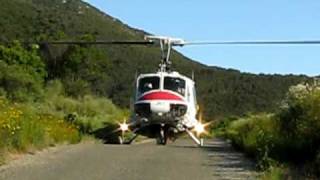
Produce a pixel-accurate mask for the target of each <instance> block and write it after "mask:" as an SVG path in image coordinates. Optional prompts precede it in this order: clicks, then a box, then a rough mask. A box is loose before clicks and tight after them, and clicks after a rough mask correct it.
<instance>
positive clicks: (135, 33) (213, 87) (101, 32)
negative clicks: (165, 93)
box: [0, 0, 307, 119]
mask: <svg viewBox="0 0 320 180" xmlns="http://www.w3.org/2000/svg"><path fill="white" fill-rule="evenodd" d="M0 2H1V6H0V27H1V28H0V40H1V41H2V42H8V41H9V42H10V41H12V40H14V39H18V40H22V41H27V40H28V41H34V40H48V39H49V40H74V39H83V40H94V39H99V40H110V39H112V40H121V39H125V40H127V39H142V38H143V36H144V35H145V32H143V31H141V30H137V29H133V28H130V27H129V26H127V25H125V24H123V23H122V22H120V21H119V20H117V19H114V18H113V17H111V16H109V15H107V14H105V13H103V12H101V11H99V10H98V9H96V8H94V7H92V6H91V5H89V4H87V3H84V2H81V1H80V0H10V1H7V0H0ZM41 52H42V56H43V59H44V60H45V62H46V65H47V71H48V77H47V80H50V79H61V80H62V82H63V83H64V84H65V86H66V88H67V92H68V93H69V94H70V95H73V96H81V95H82V94H85V93H88V92H92V93H94V94H97V95H101V96H107V97H109V98H111V99H112V100H113V101H114V102H115V103H116V104H118V105H120V106H122V107H129V102H130V97H131V96H132V94H133V90H134V86H133V84H134V78H135V74H136V73H143V72H153V71H155V70H156V69H157V67H158V63H159V57H160V52H159V50H158V49H157V48H153V47H138V46H91V47H89V46H82V47H80V46H49V47H47V46H45V47H41ZM172 61H173V67H174V68H175V69H176V70H178V71H179V72H181V73H184V74H186V75H191V72H192V71H194V72H195V77H196V79H195V80H196V83H197V87H198V96H199V102H200V105H201V107H203V108H204V113H205V115H206V117H207V118H210V119H211V118H216V117H220V116H225V115H241V114H243V113H246V112H248V111H272V110H274V107H275V105H276V104H277V103H279V100H280V99H282V98H283V96H284V95H285V92H286V91H287V89H288V87H289V86H291V85H293V84H296V83H299V82H301V81H304V80H306V79H307V77H305V76H293V75H288V76H280V75H254V74H247V73H241V72H239V71H235V70H226V69H223V68H217V67H209V66H205V65H203V64H200V63H198V62H195V61H192V60H190V59H188V58H186V57H184V56H183V55H181V54H179V53H178V52H174V53H173V56H172Z"/></svg>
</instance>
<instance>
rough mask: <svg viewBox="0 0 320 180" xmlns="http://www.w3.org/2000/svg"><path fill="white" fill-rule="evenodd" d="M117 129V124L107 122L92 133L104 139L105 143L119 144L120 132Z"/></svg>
mask: <svg viewBox="0 0 320 180" xmlns="http://www.w3.org/2000/svg"><path fill="white" fill-rule="evenodd" d="M117 129H118V125H117V124H114V123H105V124H104V127H103V128H100V129H97V130H95V131H93V132H92V133H91V134H92V135H94V137H95V138H97V139H100V140H102V141H103V142H104V143H105V144H119V136H120V132H118V131H117Z"/></svg>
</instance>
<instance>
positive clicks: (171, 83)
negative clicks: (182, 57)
mask: <svg viewBox="0 0 320 180" xmlns="http://www.w3.org/2000/svg"><path fill="white" fill-rule="evenodd" d="M164 89H166V90H171V91H174V92H177V93H179V94H180V95H182V96H184V95H185V89H186V81H185V80H183V79H181V78H177V77H168V76H167V77H165V78H164Z"/></svg>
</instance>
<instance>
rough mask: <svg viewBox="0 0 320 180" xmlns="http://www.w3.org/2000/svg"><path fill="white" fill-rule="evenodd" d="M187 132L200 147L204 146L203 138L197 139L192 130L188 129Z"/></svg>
mask: <svg viewBox="0 0 320 180" xmlns="http://www.w3.org/2000/svg"><path fill="white" fill-rule="evenodd" d="M186 132H187V133H188V135H189V136H190V137H191V139H192V140H193V141H194V142H195V143H196V144H197V145H198V146H200V147H202V146H203V139H202V138H200V139H199V138H198V137H196V136H195V135H194V134H193V133H192V132H191V131H190V130H188V129H186Z"/></svg>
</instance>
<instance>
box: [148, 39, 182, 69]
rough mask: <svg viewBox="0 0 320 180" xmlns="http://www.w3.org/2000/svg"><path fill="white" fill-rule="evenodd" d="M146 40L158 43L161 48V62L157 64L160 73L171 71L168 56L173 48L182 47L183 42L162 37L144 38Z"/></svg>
mask: <svg viewBox="0 0 320 180" xmlns="http://www.w3.org/2000/svg"><path fill="white" fill-rule="evenodd" d="M145 39H146V40H149V41H153V42H158V43H159V44H160V48H161V62H160V64H159V71H160V72H168V71H170V70H171V64H172V62H171V60H170V55H171V51H172V47H173V46H183V45H184V44H185V42H184V40H182V39H177V38H170V37H163V36H146V37H145Z"/></svg>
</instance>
